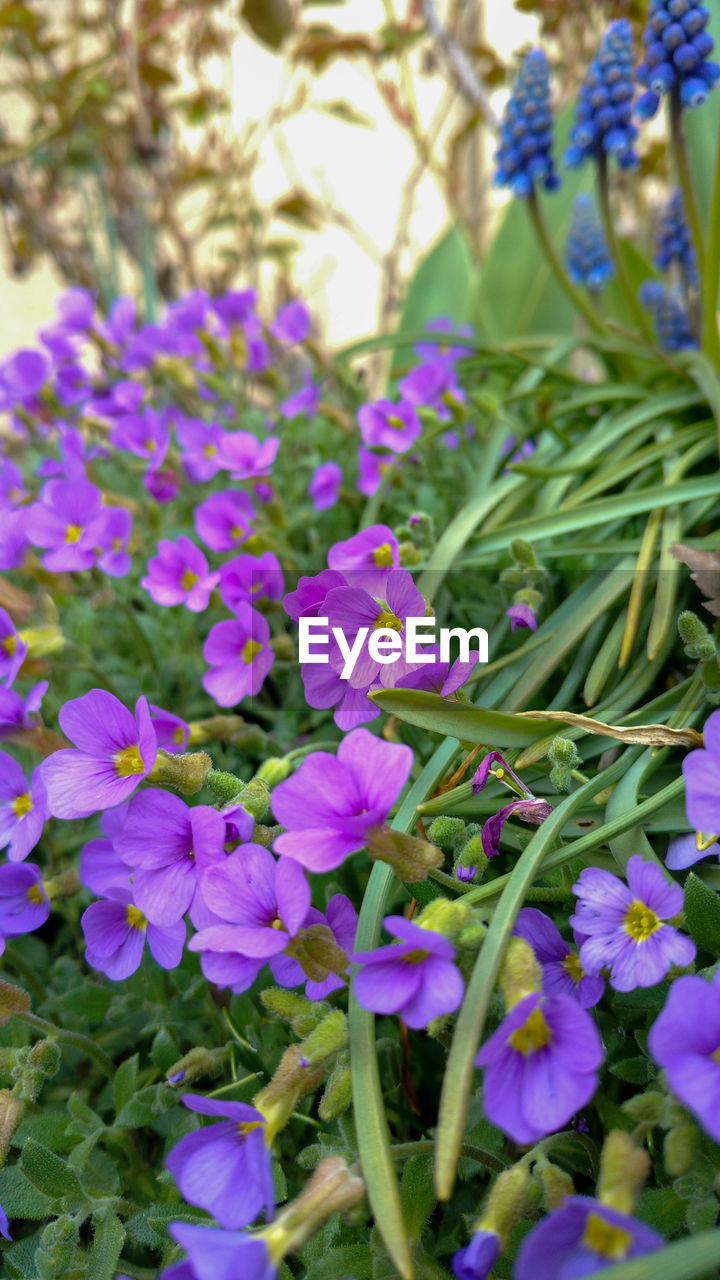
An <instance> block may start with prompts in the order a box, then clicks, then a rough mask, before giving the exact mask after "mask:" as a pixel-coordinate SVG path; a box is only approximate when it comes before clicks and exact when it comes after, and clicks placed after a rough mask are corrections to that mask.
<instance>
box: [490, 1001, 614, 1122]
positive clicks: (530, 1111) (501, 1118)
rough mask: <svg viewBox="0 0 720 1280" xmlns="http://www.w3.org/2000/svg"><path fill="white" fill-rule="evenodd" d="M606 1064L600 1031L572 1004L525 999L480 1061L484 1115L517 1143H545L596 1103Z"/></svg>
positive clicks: (512, 1011) (498, 1030) (509, 1017)
mask: <svg viewBox="0 0 720 1280" xmlns="http://www.w3.org/2000/svg"><path fill="white" fill-rule="evenodd" d="M602 1056H603V1051H602V1044H601V1041H600V1036H599V1035H598V1032H597V1030H596V1027H595V1023H594V1022H593V1020H592V1017H591V1016H590V1014H589V1013H587V1012H586V1010H585V1009H583V1008H582V1006H581V1005H580V1004H578V1002H577V1000H575V999H573V997H572V996H548V997H543V996H541V995H540V994H538V993H536V992H535V993H532V994H531V995H527V996H524V997H523V999H522V1000H520V1001H518V1003H517V1004H516V1005H515V1006H514V1007H513V1008H512V1009H511V1010H510V1012H509V1013H508V1014H506V1016H505V1017H504V1018H503V1020H502V1022H501V1023H500V1026H499V1027H498V1029H497V1031H495V1032H494V1034H493V1035H491V1036H490V1039H489V1040H487V1041H486V1042H485V1044H484V1045H483V1046H482V1048H481V1050H480V1052H479V1053H478V1055H477V1057H476V1059H475V1065H476V1066H478V1067H484V1068H485V1080H484V1084H483V1110H484V1112H485V1115H486V1116H487V1118H488V1120H490V1122H491V1123H492V1124H494V1125H497V1127H498V1129H501V1130H502V1132H503V1133H506V1134H507V1135H508V1137H510V1138H512V1140H513V1142H518V1143H520V1144H521V1145H522V1146H527V1145H529V1144H530V1143H533V1142H539V1141H540V1139H541V1138H544V1137H545V1136H546V1135H547V1134H548V1133H554V1132H555V1131H556V1130H557V1129H561V1128H562V1126H563V1125H564V1124H566V1123H567V1121H568V1120H569V1119H570V1117H571V1116H572V1115H573V1114H574V1113H575V1112H576V1111H579V1110H580V1108H581V1107H584V1106H585V1104H586V1103H587V1102H589V1101H590V1099H591V1097H592V1096H593V1094H594V1092H595V1088H596V1085H597V1070H598V1067H599V1066H600V1063H601V1062H602Z"/></svg>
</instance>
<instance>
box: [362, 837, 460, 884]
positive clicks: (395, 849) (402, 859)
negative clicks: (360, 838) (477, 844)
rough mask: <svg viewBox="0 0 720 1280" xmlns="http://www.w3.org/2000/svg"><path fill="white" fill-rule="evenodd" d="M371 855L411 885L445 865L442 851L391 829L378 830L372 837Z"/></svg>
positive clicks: (368, 848) (369, 847)
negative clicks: (386, 864) (387, 864)
mask: <svg viewBox="0 0 720 1280" xmlns="http://www.w3.org/2000/svg"><path fill="white" fill-rule="evenodd" d="M367 851H368V853H369V854H370V857H371V858H374V859H376V860H378V861H380V862H387V863H389V865H390V866H391V867H392V869H393V871H394V872H395V875H396V876H397V878H398V880H406V881H408V882H409V883H410V884H414V883H416V882H417V881H418V880H425V879H426V877H427V873H428V871H433V870H435V869H436V868H437V867H441V866H442V864H443V861H444V858H443V855H442V850H440V849H438V848H437V846H436V845H434V844H430V843H429V842H428V841H427V840H419V839H418V838H417V837H416V836H408V835H405V834H404V833H403V832H402V831H392V830H391V829H390V827H387V826H385V827H375V828H374V830H373V831H371V832H370V833H369V836H368V840H367Z"/></svg>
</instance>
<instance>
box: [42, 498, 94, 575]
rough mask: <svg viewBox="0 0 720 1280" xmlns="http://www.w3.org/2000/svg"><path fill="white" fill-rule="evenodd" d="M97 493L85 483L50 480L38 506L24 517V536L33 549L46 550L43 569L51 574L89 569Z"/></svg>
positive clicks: (92, 554)
mask: <svg viewBox="0 0 720 1280" xmlns="http://www.w3.org/2000/svg"><path fill="white" fill-rule="evenodd" d="M100 514H101V497H100V490H99V489H96V488H95V486H94V485H92V484H88V483H87V481H77V480H74V481H70V480H49V481H48V483H47V484H46V485H44V486H43V490H42V493H41V500H40V502H34V503H33V504H32V506H31V507H30V508H29V510H28V511H27V513H26V516H25V535H26V537H27V538H28V540H29V541H30V542H31V543H32V544H33V546H34V547H47V548H48V550H47V551H46V552H45V555H44V556H43V557H42V562H43V565H44V566H45V568H46V569H49V570H50V571H51V572H52V573H62V572H63V571H65V570H72V569H89V568H90V566H91V565H92V564H93V563H94V560H95V547H96V544H97V535H98V527H99V526H98V518H99V516H100Z"/></svg>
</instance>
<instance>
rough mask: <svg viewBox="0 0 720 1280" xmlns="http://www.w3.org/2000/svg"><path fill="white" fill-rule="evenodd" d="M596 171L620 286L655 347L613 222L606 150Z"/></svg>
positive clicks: (604, 218)
mask: <svg viewBox="0 0 720 1280" xmlns="http://www.w3.org/2000/svg"><path fill="white" fill-rule="evenodd" d="M596 173H597V196H598V205H599V206H600V218H601V220H602V225H603V231H604V232H605V239H606V240H607V244H608V248H609V250H610V252H611V254H612V257H613V261H614V263H615V267H616V269H617V273H618V280H619V282H620V288H621V289H622V291H623V293H624V295H625V298H626V301H627V304H628V306H629V307H630V310H631V312H632V314H633V318H634V320H635V323H636V324H637V326H638V328H639V330H640V332H641V334H642V336H643V338H644V339H645V341H646V342H649V343H650V345H651V346H653V347H654V346H655V340H654V338H653V332H652V326H651V324H650V321H649V319H648V317H647V316H646V314H645V312H644V311H643V309H642V307H641V305H640V303H639V301H638V298H637V295H636V293H635V290H634V288H633V283H632V280H631V279H630V276H629V274H628V269H627V266H626V264H625V259H624V257H623V253H622V249H621V247H620V243H619V241H618V238H617V235H616V234H615V223H614V222H613V216H612V209H611V208H610V184H609V182H608V165H607V156H606V155H605V152H604V151H602V152H600V154H599V156H598V157H597V169H596Z"/></svg>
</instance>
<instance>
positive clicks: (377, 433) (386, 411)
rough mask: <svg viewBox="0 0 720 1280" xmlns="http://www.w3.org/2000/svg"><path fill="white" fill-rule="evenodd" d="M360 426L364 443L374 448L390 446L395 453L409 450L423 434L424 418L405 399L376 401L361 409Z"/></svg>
mask: <svg viewBox="0 0 720 1280" xmlns="http://www.w3.org/2000/svg"><path fill="white" fill-rule="evenodd" d="M357 420H358V426H359V427H360V431H361V433H362V438H363V442H364V443H365V444H366V445H368V446H370V447H371V448H375V447H378V448H381V449H390V450H391V452H392V453H406V452H407V450H408V449H409V448H410V446H411V445H412V444H413V442H414V441H415V440H417V438H418V436H419V435H420V419H419V418H418V416H417V414H416V412H415V407H414V405H413V404H412V403H411V402H410V401H409V400H407V399H405V398H402V399H400V400H398V402H397V404H395V403H394V402H393V401H392V400H376V401H374V403H373V404H364V405H363V406H362V408H361V409H358V415H357Z"/></svg>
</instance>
